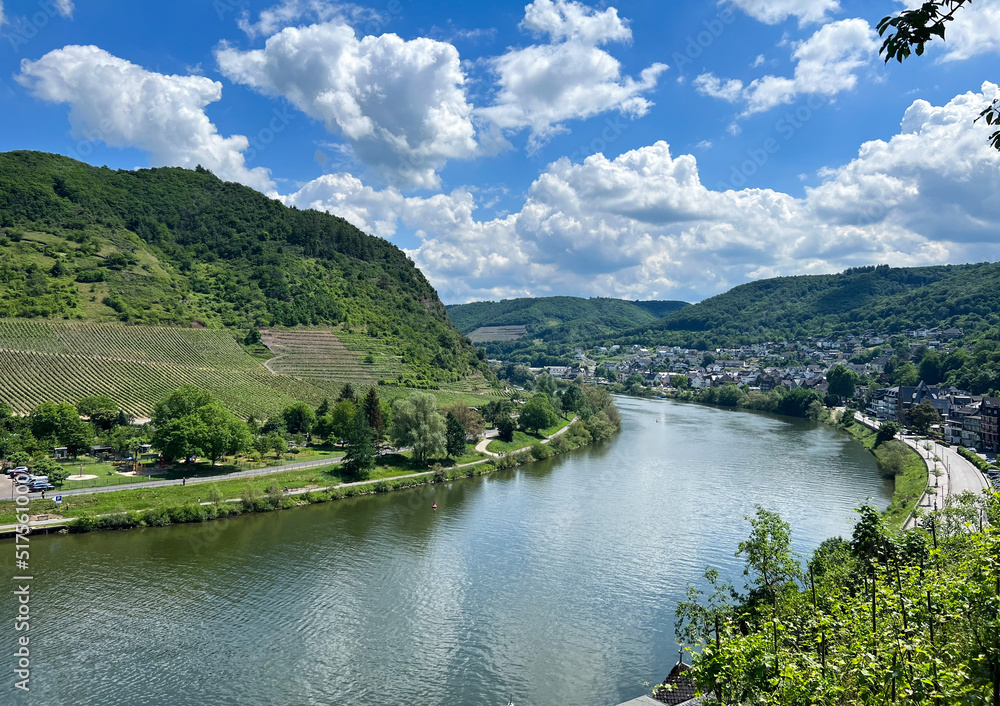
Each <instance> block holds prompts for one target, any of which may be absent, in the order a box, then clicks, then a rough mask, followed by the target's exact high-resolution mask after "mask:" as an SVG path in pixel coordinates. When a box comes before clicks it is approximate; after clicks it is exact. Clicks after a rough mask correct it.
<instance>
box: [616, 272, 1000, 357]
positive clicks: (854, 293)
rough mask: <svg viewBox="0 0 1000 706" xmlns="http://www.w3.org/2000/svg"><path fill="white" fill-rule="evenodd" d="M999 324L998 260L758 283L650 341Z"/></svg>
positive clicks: (681, 315) (656, 331) (698, 309)
mask: <svg viewBox="0 0 1000 706" xmlns="http://www.w3.org/2000/svg"><path fill="white" fill-rule="evenodd" d="M998 323H1000V264H998V263H981V264H977V265H946V266H941V267H917V268H889V267H888V266H880V267H877V268H875V267H866V268H856V269H854V270H848V271H846V272H844V273H841V274H836V275H810V276H801V277H780V278H776V279H769V280H761V281H759V282H751V283H749V284H745V285H742V286H739V287H736V288H735V289H732V290H731V291H729V292H726V293H725V294H720V295H719V296H716V297H712V298H711V299H707V300H705V301H703V302H701V303H700V304H695V305H693V306H690V307H687V308H685V309H683V310H682V311H679V312H676V313H674V314H671V315H669V316H667V317H665V318H664V319H663V320H662V321H660V322H658V323H657V324H656V325H654V326H652V327H651V328H652V330H653V336H652V340H649V341H648V342H649V343H667V344H689V345H693V344H695V343H697V342H698V341H705V342H707V343H708V344H709V345H723V344H727V343H739V342H755V341H766V340H781V339H784V338H801V337H806V336H822V335H831V334H839V333H855V334H860V333H864V332H865V331H869V330H873V331H876V332H879V333H899V332H902V331H905V330H907V329H913V328H918V327H922V326H929V327H940V328H950V327H961V328H965V329H967V330H968V331H971V332H975V331H983V330H984V329H986V328H989V327H991V326H996V325H997V324H998ZM640 333H642V331H641V330H640V329H638V328H637V329H634V330H632V331H630V332H629V333H628V335H627V336H625V337H623V339H622V340H626V339H627V340H631V338H632V337H634V336H637V335H640Z"/></svg>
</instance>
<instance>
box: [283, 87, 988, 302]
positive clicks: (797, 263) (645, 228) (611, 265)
mask: <svg viewBox="0 0 1000 706" xmlns="http://www.w3.org/2000/svg"><path fill="white" fill-rule="evenodd" d="M997 90H998V89H997V87H996V86H994V85H992V84H985V85H984V86H983V89H982V92H981V93H969V94H965V95H961V96H957V97H956V98H955V99H954V100H952V101H950V102H949V103H947V104H946V105H943V106H933V105H931V104H929V103H927V102H926V101H916V102H915V103H914V104H913V105H912V106H911V107H910V109H909V110H908V111H907V112H906V114H905V116H904V118H903V120H902V123H901V128H900V132H899V134H898V135H896V136H895V137H893V138H892V139H891V140H889V141H875V142H869V143H866V144H865V145H863V146H862V147H861V149H860V150H859V152H858V156H857V158H856V159H855V160H852V161H851V162H850V163H848V164H846V165H843V166H841V167H838V168H835V169H829V170H825V171H824V172H822V173H821V178H822V180H823V181H822V184H821V185H820V186H818V187H816V188H813V189H810V190H808V191H807V193H806V195H805V197H804V198H796V197H793V196H791V195H789V194H785V193H781V192H778V191H773V190H769V189H744V190H731V189H730V190H716V189H711V188H709V187H707V186H706V185H705V184H704V183H703V182H702V180H701V177H700V175H699V172H698V165H697V161H696V159H695V158H694V157H693V156H691V155H674V154H672V152H671V150H670V147H669V146H668V145H667V144H666V143H664V142H658V143H656V144H653V145H650V146H648V147H643V148H640V149H637V150H633V151H630V152H626V153H625V154H622V155H620V156H618V157H616V158H613V159H612V158H609V157H606V156H605V155H602V154H597V155H593V156H591V157H588V158H587V159H586V160H584V161H583V162H582V163H574V162H571V161H570V160H569V159H566V158H563V159H561V160H558V161H556V162H554V163H552V164H551V165H549V166H548V167H547V168H546V169H545V170H544V171H543V172H542V174H540V175H539V177H538V178H537V179H536V180H535V182H534V183H533V184H532V186H531V187H530V189H529V191H528V193H527V195H526V199H525V202H524V204H523V206H522V207H521V209H520V210H519V211H518V212H517V213H514V214H510V215H505V216H503V217H497V218H492V219H489V218H485V219H478V218H477V217H476V216H477V204H476V200H475V197H474V196H473V194H471V193H469V192H468V191H461V190H460V191H456V192H453V193H451V194H439V195H437V196H434V197H432V198H429V199H424V198H415V197H414V198H404V197H403V196H402V195H401V194H400V193H399V192H398V191H395V190H392V189H386V190H382V191H376V190H372V189H370V188H368V187H365V186H364V185H363V184H362V182H361V181H359V180H357V179H354V178H353V177H350V176H348V175H340V176H328V177H323V178H322V179H320V180H317V181H316V182H313V183H311V184H309V185H307V186H306V187H304V188H303V189H302V190H301V191H300V192H298V193H297V194H293V195H292V196H290V197H288V200H289V202H290V203H294V204H296V205H298V206H299V207H304V208H307V207H313V208H320V209H324V210H330V211H332V212H334V213H341V214H343V215H345V217H347V218H348V219H349V220H351V221H352V222H354V223H355V224H357V225H359V226H361V227H363V228H367V229H369V230H373V231H375V232H378V233H379V234H381V235H383V236H384V237H392V236H393V235H394V234H395V232H396V230H397V228H398V227H399V226H400V224H402V225H405V226H406V227H407V228H409V229H410V230H412V231H415V232H416V234H417V236H418V237H419V238H420V239H421V244H420V246H419V247H417V248H414V249H413V250H411V251H408V252H409V254H410V255H411V257H412V258H413V259H414V261H415V262H416V263H417V264H418V265H419V266H420V267H421V269H423V270H424V272H425V273H426V274H427V275H428V277H429V278H430V280H431V282H432V283H434V285H435V286H437V287H438V288H439V289H440V290H441V293H442V296H443V297H444V298H445V299H446V300H447V301H468V300H472V299H482V298H498V297H510V296H520V295H545V294H549V293H574V294H580V295H603V296H618V297H626V298H656V297H666V298H671V297H680V298H686V299H690V300H695V299H700V298H703V297H706V296H710V295H712V294H716V293H718V292H720V291H724V290H726V289H728V288H730V287H732V286H734V285H737V284H740V283H743V282H746V281H748V280H752V279H759V278H763V277H773V276H779V275H789V274H802V273H824V272H834V271H838V270H841V269H844V268H846V267H853V266H858V265H866V264H874V263H883V262H885V263H891V264H893V265H895V266H909V265H919V264H932V263H944V262H956V261H963V260H965V261H969V260H982V259H986V258H996V257H1000V243H998V242H997V241H996V237H995V225H993V224H995V223H996V222H997V221H998V220H1000V196H998V194H1000V154H998V153H996V152H995V151H993V150H991V149H990V148H989V146H988V145H987V143H986V135H987V134H988V130H987V129H986V128H985V127H984V126H982V125H981V124H980V125H973V123H972V121H973V119H974V118H975V116H976V115H977V114H978V111H979V110H980V109H981V106H982V104H983V103H984V101H985V100H986V99H987V98H992V97H993V96H994V95H995V94H996V92H997Z"/></svg>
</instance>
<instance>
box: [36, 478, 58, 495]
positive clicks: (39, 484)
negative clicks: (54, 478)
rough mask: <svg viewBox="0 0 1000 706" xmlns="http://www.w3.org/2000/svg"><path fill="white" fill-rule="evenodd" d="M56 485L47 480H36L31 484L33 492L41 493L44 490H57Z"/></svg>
mask: <svg viewBox="0 0 1000 706" xmlns="http://www.w3.org/2000/svg"><path fill="white" fill-rule="evenodd" d="M55 489H56V487H55V486H54V485H52V484H51V483H49V482H48V481H47V480H36V481H34V482H33V483H32V484H31V492H33V493H39V492H41V491H43V490H55Z"/></svg>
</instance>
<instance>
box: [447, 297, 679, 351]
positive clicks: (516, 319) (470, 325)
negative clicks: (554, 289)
mask: <svg viewBox="0 0 1000 706" xmlns="http://www.w3.org/2000/svg"><path fill="white" fill-rule="evenodd" d="M685 306H687V304H686V303H685V302H661V301H650V302H630V301H625V300H622V299H603V298H596V299H581V298H579V297H543V298H537V299H530V298H529V299H506V300H504V301H500V302H476V303H474V304H459V305H453V306H449V307H448V314H449V315H450V316H451V320H452V321H453V322H454V323H455V326H457V327H458V330H459V331H461V332H462V333H464V334H466V335H470V334H472V333H474V332H475V331H477V330H478V329H482V328H498V327H503V328H512V327H513V328H517V327H523V328H524V329H525V333H526V334H528V335H529V336H530V337H533V338H535V337H538V338H543V339H544V340H546V341H559V342H573V341H577V340H584V339H588V338H594V337H601V336H607V335H613V334H614V333H615V332H616V331H621V330H624V329H629V328H632V327H634V326H640V325H647V324H651V323H653V322H656V321H658V320H659V318H660V317H661V316H664V315H665V314H667V313H671V312H674V311H677V310H678V309H680V308H682V307H685ZM501 340H502V339H501Z"/></svg>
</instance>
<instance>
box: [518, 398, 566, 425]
mask: <svg viewBox="0 0 1000 706" xmlns="http://www.w3.org/2000/svg"><path fill="white" fill-rule="evenodd" d="M558 421H559V416H558V415H557V414H556V411H555V410H554V409H552V402H551V401H550V398H549V395H547V394H544V393H540V394H537V395H535V396H534V397H532V398H531V399H530V400H528V401H527V402H526V403H525V405H524V406H523V407H521V415H520V417H519V422H520V425H521V428H522V429H524V430H525V431H534V432H535V433H537V432H538V431H539V430H541V429H547V428H548V427H551V426H553V425H554V424H555V423H556V422H558Z"/></svg>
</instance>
